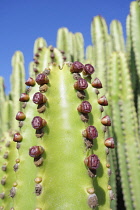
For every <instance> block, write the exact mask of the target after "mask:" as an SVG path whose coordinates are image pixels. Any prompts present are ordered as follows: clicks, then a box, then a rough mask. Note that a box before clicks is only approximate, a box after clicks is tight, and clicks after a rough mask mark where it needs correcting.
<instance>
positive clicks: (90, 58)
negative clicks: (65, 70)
mask: <svg viewBox="0 0 140 210" xmlns="http://www.w3.org/2000/svg"><path fill="white" fill-rule="evenodd" d="M94 51H95V50H94V47H93V46H92V45H89V46H87V48H86V62H87V63H90V64H92V65H93V66H94V65H95V52H94Z"/></svg>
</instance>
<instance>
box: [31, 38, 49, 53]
mask: <svg viewBox="0 0 140 210" xmlns="http://www.w3.org/2000/svg"><path fill="white" fill-rule="evenodd" d="M43 47H47V42H46V40H45V39H44V38H42V37H40V38H38V39H36V40H35V43H34V49H33V54H34V55H35V54H36V53H38V50H39V49H41V48H43Z"/></svg>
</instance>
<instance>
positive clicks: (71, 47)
mask: <svg viewBox="0 0 140 210" xmlns="http://www.w3.org/2000/svg"><path fill="white" fill-rule="evenodd" d="M56 45H57V48H58V49H59V50H60V51H61V52H62V54H64V57H65V60H67V61H72V62H73V61H75V60H76V61H81V62H84V39H83V35H82V34H81V33H79V32H77V33H75V34H74V33H72V32H69V30H68V29H67V28H60V29H59V30H58V33H57V44H56Z"/></svg>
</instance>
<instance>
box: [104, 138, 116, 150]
mask: <svg viewBox="0 0 140 210" xmlns="http://www.w3.org/2000/svg"><path fill="white" fill-rule="evenodd" d="M104 144H105V146H106V147H108V148H114V139H113V138H112V137H110V138H107V139H106V140H105V141H104Z"/></svg>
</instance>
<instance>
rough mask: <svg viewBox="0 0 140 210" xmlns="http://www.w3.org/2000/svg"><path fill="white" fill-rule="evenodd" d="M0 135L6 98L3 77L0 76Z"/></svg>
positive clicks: (0, 133) (0, 135)
mask: <svg viewBox="0 0 140 210" xmlns="http://www.w3.org/2000/svg"><path fill="white" fill-rule="evenodd" d="M0 100H1V102H0V124H1V126H0V137H2V136H3V132H4V131H5V119H4V112H3V108H4V104H5V100H6V96H5V91H4V79H3V77H0Z"/></svg>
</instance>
